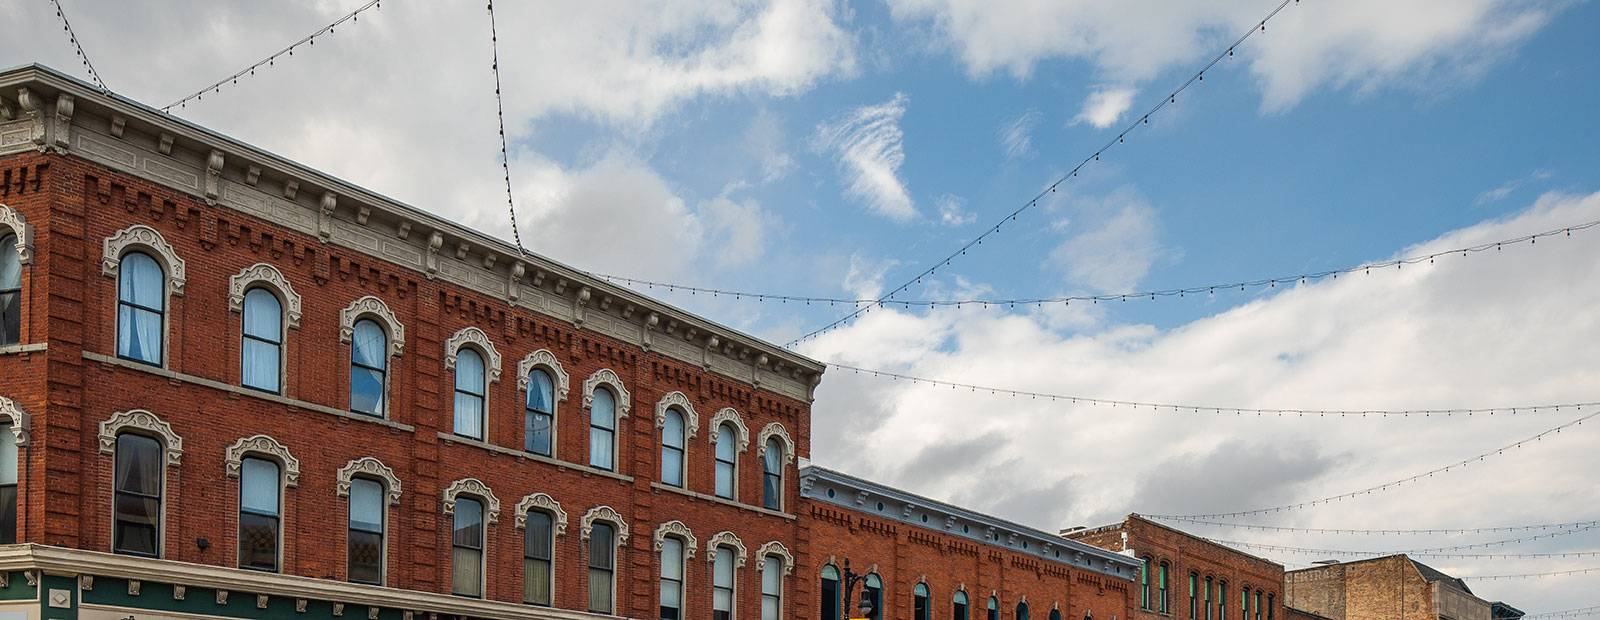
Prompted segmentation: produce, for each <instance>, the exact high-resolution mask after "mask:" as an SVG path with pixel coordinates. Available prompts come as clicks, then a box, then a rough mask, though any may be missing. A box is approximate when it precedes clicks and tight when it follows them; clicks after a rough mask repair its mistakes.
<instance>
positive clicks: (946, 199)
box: [934, 194, 978, 226]
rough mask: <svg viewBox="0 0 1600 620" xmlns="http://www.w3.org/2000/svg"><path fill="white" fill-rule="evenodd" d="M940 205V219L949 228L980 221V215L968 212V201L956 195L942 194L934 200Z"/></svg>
mask: <svg viewBox="0 0 1600 620" xmlns="http://www.w3.org/2000/svg"><path fill="white" fill-rule="evenodd" d="M934 203H936V204H938V205H939V219H940V221H943V222H944V223H945V224H946V225H949V226H963V225H966V224H971V223H972V222H973V220H976V219H978V215H977V214H976V213H973V212H971V211H968V210H967V199H965V198H962V197H960V196H957V195H954V194H940V195H939V197H938V198H936V199H934Z"/></svg>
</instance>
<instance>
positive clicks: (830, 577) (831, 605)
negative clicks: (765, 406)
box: [719, 444, 839, 620]
mask: <svg viewBox="0 0 1600 620" xmlns="http://www.w3.org/2000/svg"><path fill="white" fill-rule="evenodd" d="M719 445H720V444H719ZM822 620H839V569H837V568H834V566H833V565H832V564H829V565H827V566H824V567H822Z"/></svg>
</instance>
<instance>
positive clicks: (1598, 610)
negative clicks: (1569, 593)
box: [1522, 605, 1600, 620]
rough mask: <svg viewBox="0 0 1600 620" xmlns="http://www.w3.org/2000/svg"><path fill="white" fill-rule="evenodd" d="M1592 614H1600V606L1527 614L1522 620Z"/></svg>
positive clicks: (1542, 619) (1541, 619) (1540, 619)
mask: <svg viewBox="0 0 1600 620" xmlns="http://www.w3.org/2000/svg"><path fill="white" fill-rule="evenodd" d="M1594 614H1600V605H1593V606H1590V607H1579V608H1577V609H1565V610H1562V611H1552V612H1547V613H1542V614H1528V615H1526V616H1523V617H1522V620H1544V619H1545V618H1566V617H1569V616H1590V615H1594Z"/></svg>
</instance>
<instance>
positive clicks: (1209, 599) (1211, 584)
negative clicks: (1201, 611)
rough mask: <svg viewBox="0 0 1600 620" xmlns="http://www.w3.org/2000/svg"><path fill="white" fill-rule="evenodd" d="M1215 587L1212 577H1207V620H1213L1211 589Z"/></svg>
mask: <svg viewBox="0 0 1600 620" xmlns="http://www.w3.org/2000/svg"><path fill="white" fill-rule="evenodd" d="M1214 587H1215V584H1213V583H1212V581H1211V578H1210V577H1206V589H1205V595H1206V600H1205V605H1206V620H1211V589H1212V588H1214Z"/></svg>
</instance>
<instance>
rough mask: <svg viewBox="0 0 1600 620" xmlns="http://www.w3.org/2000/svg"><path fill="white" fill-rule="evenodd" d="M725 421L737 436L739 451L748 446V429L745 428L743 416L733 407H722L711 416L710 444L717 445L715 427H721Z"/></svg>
mask: <svg viewBox="0 0 1600 620" xmlns="http://www.w3.org/2000/svg"><path fill="white" fill-rule="evenodd" d="M724 422H726V423H728V424H731V425H733V431H734V433H736V434H738V436H739V451H740V452H744V451H745V449H746V448H749V447H750V429H748V428H745V425H744V418H742V417H740V416H739V412H738V411H735V410H734V408H733V407H723V408H722V410H721V411H718V412H717V414H716V415H713V416H711V426H710V429H711V445H713V446H714V445H717V429H719V428H722V424H723V423H724Z"/></svg>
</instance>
